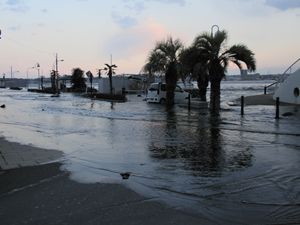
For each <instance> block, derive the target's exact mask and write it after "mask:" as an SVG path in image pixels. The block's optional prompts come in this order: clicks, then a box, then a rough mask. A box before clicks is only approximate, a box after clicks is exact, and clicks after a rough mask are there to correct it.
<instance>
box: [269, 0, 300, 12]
mask: <svg viewBox="0 0 300 225" xmlns="http://www.w3.org/2000/svg"><path fill="white" fill-rule="evenodd" d="M266 5H268V6H272V7H275V8H277V9H280V10H288V9H294V8H300V0H266Z"/></svg>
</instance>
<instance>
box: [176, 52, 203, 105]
mask: <svg viewBox="0 0 300 225" xmlns="http://www.w3.org/2000/svg"><path fill="white" fill-rule="evenodd" d="M179 59H180V63H181V70H182V71H181V73H182V74H184V76H183V78H186V77H187V76H189V75H191V78H192V79H193V80H196V81H197V85H198V89H199V96H200V99H201V100H202V101H206V92H207V86H208V70H207V65H206V62H207V60H206V58H205V57H204V55H203V54H202V52H201V51H199V49H197V48H196V47H195V46H191V47H189V48H186V49H184V50H183V51H182V52H181V54H180V57H179Z"/></svg>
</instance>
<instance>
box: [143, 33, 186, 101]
mask: <svg viewBox="0 0 300 225" xmlns="http://www.w3.org/2000/svg"><path fill="white" fill-rule="evenodd" d="M182 49H183V45H182V43H181V41H180V40H179V39H176V40H173V38H172V37H169V38H167V40H166V41H160V42H157V44H156V46H155V48H154V49H153V50H152V51H151V52H150V55H149V57H148V59H147V63H146V64H145V66H144V70H146V71H147V72H149V74H154V73H160V74H165V79H166V91H167V95H166V104H167V106H172V105H173V104H174V91H175V88H176V83H177V78H178V69H179V68H178V67H179V61H178V58H179V54H180V52H181V51H182Z"/></svg>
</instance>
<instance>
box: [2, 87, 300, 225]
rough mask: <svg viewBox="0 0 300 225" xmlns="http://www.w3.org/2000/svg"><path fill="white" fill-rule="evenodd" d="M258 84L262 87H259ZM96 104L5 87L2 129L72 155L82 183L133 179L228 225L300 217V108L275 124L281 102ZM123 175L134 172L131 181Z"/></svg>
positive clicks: (67, 161) (67, 165)
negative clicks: (208, 107)
mask: <svg viewBox="0 0 300 225" xmlns="http://www.w3.org/2000/svg"><path fill="white" fill-rule="evenodd" d="M255 85H256V86H255ZM261 85H262V84H260V83H257V84H249V83H241V84H240V83H234V84H232V83H225V85H224V86H223V88H224V89H223V92H222V93H223V100H231V99H235V98H237V97H239V96H240V95H241V94H243V95H247V94H248V95H249V94H257V92H258V87H260V86H261ZM128 98H129V101H128V102H126V103H116V104H113V103H110V102H102V101H92V100H89V99H84V98H80V97H79V96H74V95H72V94H63V95H62V96H61V97H60V98H51V97H50V96H48V95H39V94H36V93H28V92H26V91H21V92H17V91H11V90H4V91H2V90H1V93H0V100H1V104H6V109H4V110H0V126H1V135H2V136H4V137H6V138H7V139H8V140H12V141H17V142H20V143H24V144H32V145H35V146H38V147H43V148H49V149H58V150H61V151H63V152H64V153H65V158H64V169H65V170H67V171H69V172H71V177H72V179H74V180H76V181H80V182H87V183H95V182H109V183H116V182H117V183H124V184H126V185H128V186H129V187H131V188H133V189H134V190H136V191H138V192H140V193H142V194H144V195H147V196H151V197H154V198H158V199H160V200H163V201H165V202H167V203H168V204H170V205H172V206H174V207H178V208H180V209H183V210H186V211H189V212H193V213H195V214H199V215H202V216H204V217H206V218H208V219H209V220H212V221H215V222H216V223H219V224H239V223H240V224H254V223H258V222H261V223H263V224H293V223H294V224H295V223H297V222H298V221H299V220H300V207H299V206H300V174H299V169H300V138H299V137H300V120H299V118H300V114H299V112H300V111H299V108H297V107H287V106H285V107H282V108H281V114H282V113H283V112H291V113H290V114H289V116H285V117H284V116H281V119H280V120H275V119H274V117H275V108H274V107H273V106H249V107H246V109H245V116H244V117H241V116H240V109H239V107H238V106H233V107H229V108H228V107H226V110H224V111H222V113H221V117H220V118H212V117H210V115H209V114H208V113H207V112H206V111H205V110H202V111H198V110H192V111H190V112H189V111H188V110H187V109H186V108H180V107H175V108H174V109H173V110H170V111H166V109H165V108H164V107H163V106H161V105H153V104H147V103H145V102H144V101H143V100H142V98H140V97H137V96H135V95H132V96H128ZM120 172H130V173H131V175H130V177H129V179H128V180H126V181H124V180H122V179H121V176H120V174H119V173H120Z"/></svg>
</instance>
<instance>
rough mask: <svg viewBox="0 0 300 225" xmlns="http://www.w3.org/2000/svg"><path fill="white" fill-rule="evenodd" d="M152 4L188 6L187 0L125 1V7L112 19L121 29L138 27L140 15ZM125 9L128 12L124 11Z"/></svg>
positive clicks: (114, 14)
mask: <svg viewBox="0 0 300 225" xmlns="http://www.w3.org/2000/svg"><path fill="white" fill-rule="evenodd" d="M150 2H156V3H162V4H178V5H179V6H185V5H186V0H145V1H141V0H123V5H122V6H121V8H119V9H118V13H117V12H116V11H114V12H112V14H111V16H112V19H113V21H114V22H115V23H116V24H117V25H118V26H120V27H121V28H125V29H126V28H130V27H133V26H136V25H137V24H138V16H139V14H140V13H141V12H143V11H144V10H146V9H147V4H149V3H150ZM124 8H125V9H126V10H124ZM124 11H127V12H124ZM125 13H127V14H129V15H130V16H128V15H124V14H125ZM131 15H134V16H131Z"/></svg>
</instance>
